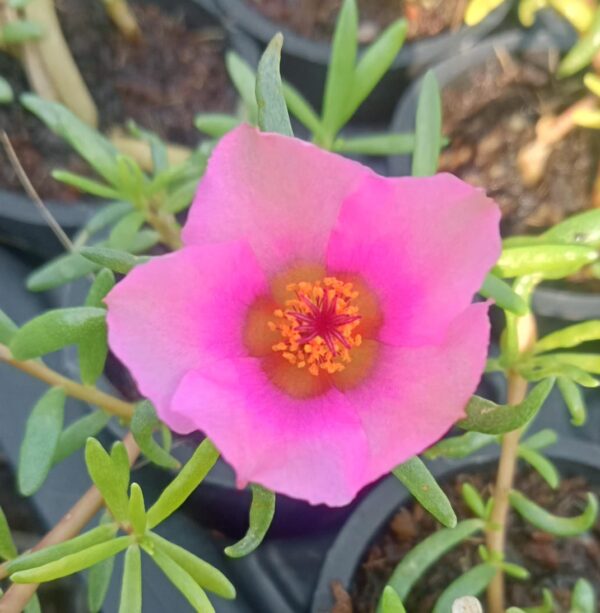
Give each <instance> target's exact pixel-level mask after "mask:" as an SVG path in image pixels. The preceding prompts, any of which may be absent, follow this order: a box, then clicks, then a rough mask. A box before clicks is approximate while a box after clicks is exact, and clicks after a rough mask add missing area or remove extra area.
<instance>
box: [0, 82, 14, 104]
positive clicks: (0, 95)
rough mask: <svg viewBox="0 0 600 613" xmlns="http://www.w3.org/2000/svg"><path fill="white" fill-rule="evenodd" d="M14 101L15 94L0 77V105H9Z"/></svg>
mask: <svg viewBox="0 0 600 613" xmlns="http://www.w3.org/2000/svg"><path fill="white" fill-rule="evenodd" d="M14 99H15V94H14V92H13V88H12V87H11V86H10V83H9V82H8V81H7V80H6V79H5V78H4V77H1V76H0V104H10V103H11V102H12V101H13V100H14Z"/></svg>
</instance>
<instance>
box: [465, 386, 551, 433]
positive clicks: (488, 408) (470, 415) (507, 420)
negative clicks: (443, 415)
mask: <svg viewBox="0 0 600 613" xmlns="http://www.w3.org/2000/svg"><path fill="white" fill-rule="evenodd" d="M553 386H554V379H545V380H544V381H542V382H541V383H538V384H537V385H536V386H535V387H534V388H533V389H532V390H531V391H530V392H529V394H528V395H527V398H525V400H524V401H523V402H521V403H520V404H516V405H510V404H506V405H499V404H495V403H494V402H492V401H491V400H486V399H485V398H480V397H479V396H473V398H471V400H470V401H469V404H468V405H467V408H466V413H467V418H466V419H463V420H461V421H459V422H458V423H457V425H458V426H460V427H461V428H463V429H464V430H471V431H474V432H482V433H484V434H504V433H505V432H511V431H512V430H516V429H517V428H521V427H522V426H524V425H525V424H527V423H528V422H529V421H531V420H532V419H533V418H534V416H535V415H536V414H537V412H538V411H539V410H540V408H541V407H542V405H543V404H544V402H545V400H546V398H547V397H548V394H549V393H550V391H551V390H552V387H553Z"/></svg>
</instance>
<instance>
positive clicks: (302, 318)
mask: <svg viewBox="0 0 600 613" xmlns="http://www.w3.org/2000/svg"><path fill="white" fill-rule="evenodd" d="M286 289H287V291H288V292H291V293H293V294H294V298H291V299H290V300H286V302H285V309H276V310H275V311H274V315H275V321H270V322H269V328H270V329H271V330H273V331H279V333H280V334H281V341H280V342H278V343H276V344H275V345H273V347H272V349H273V351H276V352H281V355H282V356H283V357H284V358H285V359H286V360H287V361H288V362H289V363H290V364H293V365H295V366H297V367H298V368H308V371H309V372H310V373H311V374H312V375H315V376H317V375H318V374H319V372H320V371H321V370H324V371H326V372H328V373H329V374H333V373H336V372H340V371H342V370H344V368H345V365H346V364H348V363H349V362H350V361H351V360H352V358H351V355H350V350H351V349H352V348H353V347H358V346H359V345H360V344H361V342H362V338H361V335H360V334H357V333H356V332H355V328H356V327H357V326H358V325H359V323H360V319H361V318H360V315H359V314H358V307H357V306H356V305H355V304H354V301H355V300H356V298H357V297H358V292H357V291H355V290H354V289H353V287H352V283H346V282H344V281H340V280H339V279H336V278H335V277H325V278H324V279H322V280H321V281H316V282H315V283H308V282H306V281H301V282H300V283H290V284H289V285H287V287H286Z"/></svg>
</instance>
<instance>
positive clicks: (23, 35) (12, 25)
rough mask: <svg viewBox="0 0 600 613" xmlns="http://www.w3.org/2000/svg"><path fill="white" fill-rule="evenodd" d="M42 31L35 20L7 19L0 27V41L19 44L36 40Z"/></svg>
mask: <svg viewBox="0 0 600 613" xmlns="http://www.w3.org/2000/svg"><path fill="white" fill-rule="evenodd" d="M43 33H44V31H43V29H42V27H41V25H40V24H39V23H37V22H36V21H28V20H26V19H17V20H15V21H9V22H8V23H6V24H5V25H3V26H2V27H1V28H0V42H1V43H2V44H4V45H20V44H22V43H26V42H28V41H31V40H37V39H38V38H40V37H41V36H42V35H43Z"/></svg>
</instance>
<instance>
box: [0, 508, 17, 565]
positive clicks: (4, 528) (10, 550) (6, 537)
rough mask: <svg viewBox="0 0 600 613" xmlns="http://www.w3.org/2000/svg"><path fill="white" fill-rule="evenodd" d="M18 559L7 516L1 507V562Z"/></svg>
mask: <svg viewBox="0 0 600 613" xmlns="http://www.w3.org/2000/svg"><path fill="white" fill-rule="evenodd" d="M16 557H17V548H16V547H15V543H14V541H13V538H12V535H11V533H10V527H9V525H8V521H7V520H6V515H4V511H3V510H2V507H0V560H12V559H13V558H16Z"/></svg>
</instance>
